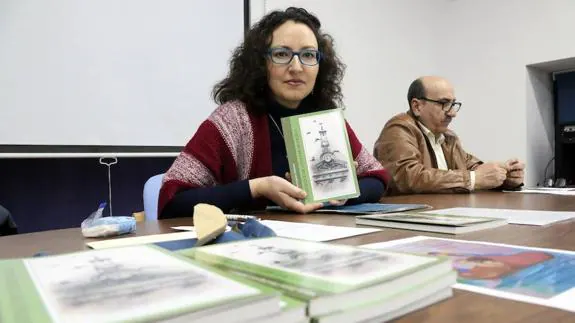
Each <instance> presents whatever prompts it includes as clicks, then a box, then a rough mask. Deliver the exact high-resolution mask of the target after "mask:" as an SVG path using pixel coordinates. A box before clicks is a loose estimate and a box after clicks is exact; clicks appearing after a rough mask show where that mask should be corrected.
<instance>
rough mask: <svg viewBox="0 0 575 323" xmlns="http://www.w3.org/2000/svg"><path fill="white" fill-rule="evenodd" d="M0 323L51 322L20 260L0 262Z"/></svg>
mask: <svg viewBox="0 0 575 323" xmlns="http://www.w3.org/2000/svg"><path fill="white" fill-rule="evenodd" d="M0 322H2V323H22V322H34V323H49V322H52V319H51V318H50V315H49V313H48V309H47V308H46V307H45V306H44V303H43V302H42V299H41V297H40V294H39V293H38V291H37V289H36V286H35V285H34V282H32V280H31V279H30V276H29V275H28V270H27V269H26V266H25V265H24V263H23V262H22V260H5V261H1V262H0Z"/></svg>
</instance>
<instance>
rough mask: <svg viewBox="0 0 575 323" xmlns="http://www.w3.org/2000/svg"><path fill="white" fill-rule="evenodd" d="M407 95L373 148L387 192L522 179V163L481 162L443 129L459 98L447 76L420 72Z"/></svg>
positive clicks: (513, 184)
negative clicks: (388, 183) (387, 175)
mask: <svg viewBox="0 0 575 323" xmlns="http://www.w3.org/2000/svg"><path fill="white" fill-rule="evenodd" d="M407 99H408V101H409V106H410V110H409V111H408V112H407V113H401V114H399V115H397V116H395V117H393V118H392V119H391V120H389V121H388V122H387V124H386V125H385V127H384V128H383V130H382V131H381V134H380V135H379V138H378V140H377V141H376V143H375V148H374V156H375V157H376V158H377V159H378V160H379V161H380V162H381V163H382V164H383V166H384V167H385V168H387V169H388V170H389V171H390V172H391V174H392V175H393V182H394V183H393V184H392V187H391V189H392V193H403V194H409V193H454V192H462V193H463V192H464V193H468V192H471V191H474V190H484V189H493V188H507V189H514V188H518V187H520V186H521V185H522V183H523V176H524V168H525V165H524V164H523V163H521V162H520V161H519V160H517V159H511V160H508V161H507V162H505V163H499V162H492V163H483V162H482V161H480V160H479V159H477V158H476V157H475V156H473V155H471V154H468V153H467V152H465V150H463V147H461V142H460V141H459V139H458V138H457V136H456V135H455V133H453V132H452V131H451V130H449V129H448V126H449V123H450V122H451V120H452V119H453V118H455V116H456V115H457V112H458V111H459V109H460V108H461V103H460V102H457V101H455V95H454V91H453V87H452V86H451V84H450V83H449V82H448V81H447V80H445V79H442V78H439V77H434V76H427V77H421V78H419V79H417V80H415V81H413V83H412V84H411V86H410V87H409V90H408V94H407Z"/></svg>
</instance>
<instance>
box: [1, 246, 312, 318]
mask: <svg viewBox="0 0 575 323" xmlns="http://www.w3.org/2000/svg"><path fill="white" fill-rule="evenodd" d="M284 303H285V305H284V306H280V305H281V304H284ZM298 306H299V310H298ZM298 311H299V312H298ZM288 312H290V313H291V314H290V315H288V316H287V317H288V319H289V321H283V322H302V321H303V320H305V319H306V316H305V305H304V304H302V303H299V305H298V303H297V302H296V303H294V302H292V301H290V300H289V299H288V300H286V298H285V297H282V295H281V294H280V293H278V292H277V291H276V290H275V289H273V288H270V287H268V286H264V285H261V284H258V283H256V282H253V281H251V280H247V279H245V278H242V277H239V276H234V275H231V274H229V273H225V272H222V271H219V270H217V269H215V268H213V267H210V266H206V265H204V264H200V263H199V262H197V261H194V260H193V259H190V258H188V257H184V256H181V255H178V254H176V253H171V252H169V251H166V250H164V249H161V248H159V247H155V246H131V247H123V248H112V249H103V250H95V251H83V252H78V253H71V254H65V255H57V256H46V257H40V258H30V259H11V260H2V261H0V322H2V323H26V322H33V323H44V322H46V323H48V322H83V323H86V322H98V323H102V322H171V323H175V322H202V323H206V322H214V323H219V322H259V320H264V319H269V318H270V317H274V316H276V315H277V316H281V315H284V316H286V314H285V313H288Z"/></svg>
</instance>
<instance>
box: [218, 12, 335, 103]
mask: <svg viewBox="0 0 575 323" xmlns="http://www.w3.org/2000/svg"><path fill="white" fill-rule="evenodd" d="M290 20H291V21H295V22H298V23H302V24H305V25H307V26H308V27H309V28H310V29H311V30H312V31H313V33H314V35H315V37H316V39H317V42H318V47H319V48H318V50H319V51H320V52H321V60H320V62H319V71H318V75H317V78H316V81H315V85H314V88H313V91H312V93H310V94H309V95H308V96H307V97H306V98H305V99H304V101H306V102H307V101H308V100H310V101H311V102H312V103H313V107H314V108H313V110H327V109H333V108H337V107H340V106H341V105H342V99H343V95H342V93H341V86H340V83H341V80H342V78H343V74H344V70H345V65H344V64H343V63H342V62H341V61H340V60H339V58H338V57H337V55H336V53H335V50H334V48H333V39H332V37H331V36H329V35H328V34H324V33H322V32H321V30H320V27H321V23H320V21H319V19H318V18H317V17H315V16H314V15H312V14H310V13H309V12H307V11H306V10H305V9H302V8H294V7H290V8H288V9H286V10H285V11H273V12H271V13H269V14H267V15H266V16H265V17H263V18H262V19H261V20H260V21H259V22H258V23H257V24H255V25H254V26H253V27H252V28H251V29H250V30H249V31H248V32H247V34H246V35H245V39H244V42H243V43H242V44H241V45H240V46H238V47H237V48H236V49H235V50H234V53H233V55H232V58H231V60H230V71H229V73H228V75H227V77H226V78H225V79H223V80H222V81H220V82H219V83H218V84H216V86H214V89H213V92H212V95H213V98H214V100H215V101H216V103H218V104H223V103H226V102H228V101H232V100H240V101H242V102H243V103H244V104H246V107H247V109H248V111H250V112H251V113H255V114H261V113H265V112H266V110H267V108H266V102H267V98H268V97H269V96H270V91H271V90H270V88H269V86H268V71H267V65H266V59H267V53H268V49H269V47H270V45H271V41H272V33H273V32H274V30H276V29H277V28H278V27H279V26H280V25H282V24H283V23H285V22H286V21H290Z"/></svg>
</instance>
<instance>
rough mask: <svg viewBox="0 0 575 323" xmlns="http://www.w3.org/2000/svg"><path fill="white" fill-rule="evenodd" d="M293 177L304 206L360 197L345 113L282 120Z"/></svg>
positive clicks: (298, 116) (320, 114) (319, 114)
mask: <svg viewBox="0 0 575 323" xmlns="http://www.w3.org/2000/svg"><path fill="white" fill-rule="evenodd" d="M281 122H282V129H283V134H284V140H285V145H286V151H287V158H288V163H289V169H290V176H291V179H292V182H293V184H294V185H296V186H298V187H299V188H301V189H303V190H304V191H305V192H306V193H307V196H306V198H305V199H304V200H303V203H312V202H325V201H329V200H343V199H349V198H354V197H358V196H359V185H358V182H357V175H356V171H355V166H354V163H353V154H352V152H351V146H350V144H349V137H348V135H347V130H346V126H345V119H344V117H343V112H342V110H341V109H333V110H327V111H321V112H314V113H307V114H301V115H297V116H292V117H286V118H282V120H281Z"/></svg>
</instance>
